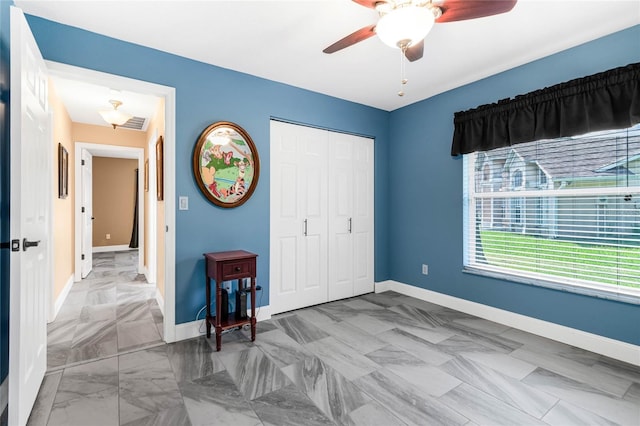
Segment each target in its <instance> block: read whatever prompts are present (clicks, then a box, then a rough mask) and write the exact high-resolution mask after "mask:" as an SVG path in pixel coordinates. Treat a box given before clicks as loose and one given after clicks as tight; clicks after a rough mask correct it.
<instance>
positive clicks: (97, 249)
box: [91, 244, 138, 253]
mask: <svg viewBox="0 0 640 426" xmlns="http://www.w3.org/2000/svg"><path fill="white" fill-rule="evenodd" d="M129 250H138V249H137V248H136V249H132V248H129V246H128V245H127V244H121V245H118V246H94V247H92V248H91V251H93V252H94V253H107V252H110V251H129Z"/></svg>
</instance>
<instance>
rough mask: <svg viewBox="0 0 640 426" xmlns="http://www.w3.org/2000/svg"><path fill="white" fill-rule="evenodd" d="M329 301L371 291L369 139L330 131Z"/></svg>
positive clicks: (371, 193)
mask: <svg viewBox="0 0 640 426" xmlns="http://www.w3.org/2000/svg"><path fill="white" fill-rule="evenodd" d="M329 146H330V148H329V253H328V256H329V276H328V279H329V293H328V300H337V299H344V298H347V297H352V296H356V295H359V294H364V293H369V292H372V291H373V289H374V283H373V270H374V265H373V140H372V139H367V138H363V137H359V136H353V135H347V134H341V133H331V136H330V145H329Z"/></svg>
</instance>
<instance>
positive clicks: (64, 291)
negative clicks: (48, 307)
mask: <svg viewBox="0 0 640 426" xmlns="http://www.w3.org/2000/svg"><path fill="white" fill-rule="evenodd" d="M74 281H75V279H74V275H73V274H71V276H70V277H69V279H68V280H67V283H66V284H65V285H64V287H63V288H62V291H61V292H60V295H59V296H58V298H57V299H56V300H55V304H54V305H53V312H52V314H53V315H50V316H49V322H53V321H55V319H56V317H57V316H58V313H59V312H60V309H61V308H62V304H63V303H64V301H65V300H67V296H68V295H69V292H70V291H71V287H73V283H74Z"/></svg>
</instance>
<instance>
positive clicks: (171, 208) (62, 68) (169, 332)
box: [45, 61, 176, 342]
mask: <svg viewBox="0 0 640 426" xmlns="http://www.w3.org/2000/svg"><path fill="white" fill-rule="evenodd" d="M45 63H46V65H47V68H48V70H49V73H50V74H51V75H56V76H58V77H62V78H67V79H72V80H81V81H86V82H88V83H93V84H98V85H101V86H106V87H117V88H118V89H120V90H128V91H133V92H138V93H143V94H147V95H153V96H158V97H163V98H164V99H165V105H164V114H165V128H164V132H165V133H164V149H165V154H164V184H165V188H164V189H165V191H164V209H165V224H166V225H167V229H168V230H167V231H166V233H165V261H164V265H165V270H164V274H165V280H164V283H165V290H164V291H165V293H164V299H165V307H164V312H165V315H164V337H165V341H166V342H174V341H175V335H176V330H175V327H176V324H175V317H176V315H175V294H176V292H175V277H176V269H175V268H176V267H175V259H176V256H175V251H176V247H175V244H176V232H175V191H176V182H175V179H176V177H175V175H176V173H175V169H176V159H175V157H176V156H175V152H176V89H175V88H174V87H169V86H163V85H160V84H156V83H151V82H148V81H142V80H136V79H132V78H128V77H122V76H117V75H113V74H108V73H104V72H100V71H94V70H90V69H87V68H80V67H75V66H72V65H67V64H62V63H60V62H51V61H45ZM140 170H144V159H143V163H142V166H141V168H140ZM139 186H140V187H142V186H143V185H139ZM143 195H144V194H143ZM143 195H142V196H139V198H138V199H139V200H143V199H144V198H142V197H143ZM140 204H141V205H143V204H144V203H140ZM143 218H144V216H143ZM140 223H144V222H140ZM158 237H159V236H158ZM143 243H144V240H143ZM143 257H144V256H141V259H142V258H143ZM143 261H144V260H143Z"/></svg>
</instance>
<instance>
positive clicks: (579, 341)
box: [375, 280, 640, 366]
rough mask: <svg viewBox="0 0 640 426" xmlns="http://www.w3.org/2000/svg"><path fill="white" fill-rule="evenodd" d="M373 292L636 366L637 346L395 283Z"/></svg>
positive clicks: (385, 283) (383, 284)
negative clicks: (432, 305) (430, 305)
mask: <svg viewBox="0 0 640 426" xmlns="http://www.w3.org/2000/svg"><path fill="white" fill-rule="evenodd" d="M375 289H376V293H382V292H383V291H388V290H391V291H395V292H397V293H400V294H404V295H406V296H411V297H415V298H416V299H420V300H424V301H427V302H430V303H435V304H437V305H440V306H445V307H447V308H450V309H455V310H456V311H460V312H464V313H467V314H470V315H475V316H477V317H480V318H484V319H487V320H490V321H494V322H497V323H499V324H503V325H506V326H509V327H512V328H516V329H518V330H522V331H526V332H529V333H532V334H536V335H538V336H542V337H546V338H548V339H552V340H556V341H558V342H562V343H566V344H568V345H571V346H575V347H578V348H582V349H586V350H588V351H591V352H595V353H598V354H601V355H605V356H608V357H610V358H614V359H617V360H620V361H624V362H627V363H629V364H633V365H637V366H640V346H636V345H632V344H631V343H626V342H622V341H620V340H615V339H611V338H608V337H604V336H600V335H597V334H593V333H588V332H586V331H582V330H577V329H575V328H571V327H566V326H564V325H559V324H555V323H552V322H548V321H543V320H539V319H536V318H532V317H528V316H525V315H521V314H516V313H514V312H510V311H505V310H503V309H498V308H494V307H492V306H487V305H483V304H481V303H476V302H471V301H469V300H465V299H460V298H457V297H453V296H449V295H446V294H442V293H438V292H435V291H431V290H426V289H423V288H420V287H415V286H412V285H408V284H403V283H400V282H397V281H391V280H389V281H382V282H379V283H376V285H375Z"/></svg>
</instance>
